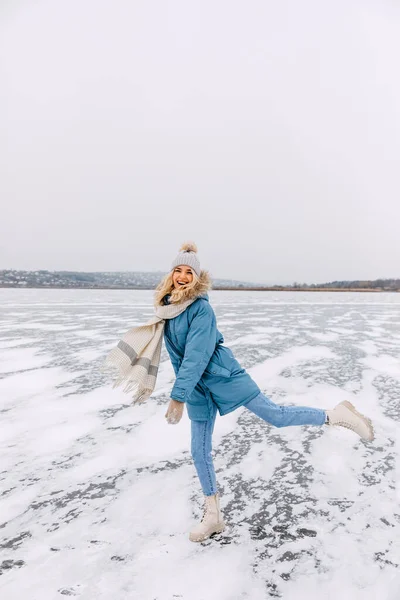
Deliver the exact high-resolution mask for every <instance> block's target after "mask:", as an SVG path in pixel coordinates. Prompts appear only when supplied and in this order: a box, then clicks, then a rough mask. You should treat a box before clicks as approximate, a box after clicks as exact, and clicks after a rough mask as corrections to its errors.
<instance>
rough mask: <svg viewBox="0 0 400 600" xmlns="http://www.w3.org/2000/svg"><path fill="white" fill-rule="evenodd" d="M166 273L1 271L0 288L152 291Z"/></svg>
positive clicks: (224, 283)
mask: <svg viewBox="0 0 400 600" xmlns="http://www.w3.org/2000/svg"><path fill="white" fill-rule="evenodd" d="M164 275H165V273H163V272H161V271H156V272H145V271H144V272H142V271H120V272H118V271H116V272H114V271H101V272H84V271H43V270H39V271H17V270H14V269H9V270H3V271H0V287H18V288H23V287H25V288H42V287H44V288H53V287H54V288H107V289H108V288H109V289H125V288H126V289H138V290H140V289H143V290H148V289H154V288H155V287H156V286H157V284H158V283H159V281H160V280H161V278H162V277H163V276H164ZM213 284H214V286H215V287H233V288H244V287H252V286H254V285H255V284H254V283H244V282H242V281H236V280H233V279H214V280H213Z"/></svg>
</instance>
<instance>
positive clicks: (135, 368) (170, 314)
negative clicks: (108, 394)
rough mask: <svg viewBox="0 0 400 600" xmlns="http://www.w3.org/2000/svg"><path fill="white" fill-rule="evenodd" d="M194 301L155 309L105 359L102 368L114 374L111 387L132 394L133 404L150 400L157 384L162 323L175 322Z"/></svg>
mask: <svg viewBox="0 0 400 600" xmlns="http://www.w3.org/2000/svg"><path fill="white" fill-rule="evenodd" d="M195 300H196V298H192V299H190V300H186V301H185V302H180V303H179V304H166V305H164V306H156V308H155V316H154V317H153V318H152V319H150V321H148V322H147V323H145V324H144V325H140V326H139V327H133V328H132V329H130V330H129V331H127V332H126V334H125V335H124V336H123V338H122V339H121V340H120V341H119V342H118V345H117V346H116V347H115V348H113V350H111V352H110V353H109V354H108V356H107V357H106V360H105V365H104V366H105V367H111V368H112V369H113V370H114V371H116V373H117V377H116V380H115V382H114V385H113V387H114V388H115V387H117V386H119V385H121V384H125V387H124V389H123V391H124V392H126V393H132V397H133V402H144V401H145V400H147V398H150V396H151V394H152V393H153V390H154V388H155V385H156V379H157V373H158V366H159V364H160V356H161V346H162V339H163V332H164V325H165V320H166V319H174V318H175V317H177V316H178V315H180V314H181V313H183V312H184V311H185V310H186V309H187V307H188V306H189V305H190V304H192V302H194V301H195Z"/></svg>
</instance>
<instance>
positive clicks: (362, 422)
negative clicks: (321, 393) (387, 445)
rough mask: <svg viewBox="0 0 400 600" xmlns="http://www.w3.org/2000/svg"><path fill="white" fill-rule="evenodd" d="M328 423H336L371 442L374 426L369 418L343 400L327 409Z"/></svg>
mask: <svg viewBox="0 0 400 600" xmlns="http://www.w3.org/2000/svg"><path fill="white" fill-rule="evenodd" d="M326 414H327V416H328V421H327V424H328V425H337V426H340V427H346V429H351V430H352V431H354V432H355V433H358V435H359V436H360V437H361V438H362V439H363V440H366V441H367V442H372V440H373V439H374V428H373V426H372V423H371V420H370V419H368V418H367V417H365V416H364V415H362V414H361V413H359V412H357V411H356V409H355V407H354V406H353V405H352V404H351V402H348V401H347V400H345V401H344V402H341V403H340V404H338V405H337V406H335V408H334V409H333V410H327V411H326Z"/></svg>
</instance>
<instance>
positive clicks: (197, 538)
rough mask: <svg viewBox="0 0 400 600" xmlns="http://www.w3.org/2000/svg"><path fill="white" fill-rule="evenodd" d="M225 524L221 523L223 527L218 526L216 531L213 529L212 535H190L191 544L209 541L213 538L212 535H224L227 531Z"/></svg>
mask: <svg viewBox="0 0 400 600" xmlns="http://www.w3.org/2000/svg"><path fill="white" fill-rule="evenodd" d="M225 527H226V526H225V523H221V525H218V527H216V528H215V529H213V531H212V532H211V533H208V534H206V535H202V536H194V535H193V536H192V534H189V540H190V541H191V542H204V540H208V538H209V537H211V536H212V535H214V534H215V533H222V532H223V531H224V529H225Z"/></svg>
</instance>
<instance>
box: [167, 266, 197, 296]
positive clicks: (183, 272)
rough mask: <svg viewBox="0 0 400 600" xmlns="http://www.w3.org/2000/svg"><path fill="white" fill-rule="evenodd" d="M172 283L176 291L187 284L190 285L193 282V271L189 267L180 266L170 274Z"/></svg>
mask: <svg viewBox="0 0 400 600" xmlns="http://www.w3.org/2000/svg"><path fill="white" fill-rule="evenodd" d="M172 281H173V283H174V288H175V289H176V290H177V289H179V288H181V287H182V286H184V285H187V284H188V283H192V281H193V271H192V269H191V268H190V267H186V266H185V265H180V266H179V267H175V269H174V271H173V273H172Z"/></svg>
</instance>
